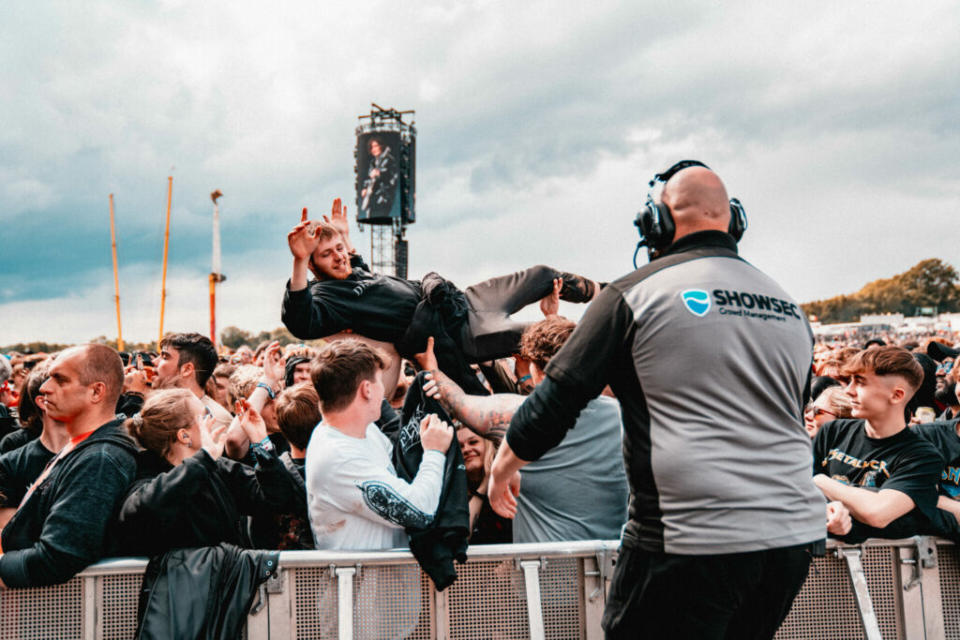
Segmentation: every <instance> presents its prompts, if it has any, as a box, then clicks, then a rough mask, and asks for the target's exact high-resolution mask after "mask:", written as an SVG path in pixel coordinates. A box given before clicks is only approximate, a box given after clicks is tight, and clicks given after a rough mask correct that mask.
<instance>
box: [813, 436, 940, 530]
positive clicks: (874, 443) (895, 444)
mask: <svg viewBox="0 0 960 640" xmlns="http://www.w3.org/2000/svg"><path fill="white" fill-rule="evenodd" d="M941 467H942V462H941V458H940V454H939V453H937V450H936V449H935V448H934V447H933V446H932V445H931V444H930V443H929V442H927V441H926V440H925V439H923V438H922V437H920V435H918V434H917V433H915V432H914V431H913V429H910V428H906V429H904V430H903V431H900V432H899V433H897V434H895V435H892V436H890V437H887V438H871V437H869V436H868V435H867V432H866V427H865V421H864V420H833V421H831V422H828V423H826V424H824V425H823V426H822V427H821V428H820V431H819V432H818V433H817V437H816V438H815V439H814V441H813V473H814V475H816V474H818V473H823V474H826V475H828V476H830V477H831V478H833V479H834V480H837V481H839V482H842V483H844V484H846V485H850V486H853V487H860V488H862V489H868V490H870V491H879V490H880V489H895V490H897V491H900V492H902V493H905V494H907V495H908V496H909V497H910V499H911V500H913V503H914V505H915V508H914V509H913V511H911V512H910V513H908V514H906V515H905V516H902V517H901V518H898V519H897V520H894V521H893V522H892V523H890V525H888V526H887V527H885V528H884V529H873V528H871V527H866V526H865V525H863V524H862V523H856V526H855V527H854V531H852V532H851V535H852V536H854V537H855V538H857V539H862V538H865V537H879V538H901V537H906V536H911V535H915V534H917V533H919V532H920V530H921V529H924V528H926V526H927V525H926V519H929V518H934V517H936V512H937V482H938V480H939V479H940V470H941ZM844 539H847V538H844ZM848 541H853V540H849V539H848Z"/></svg>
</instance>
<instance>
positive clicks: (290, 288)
mask: <svg viewBox="0 0 960 640" xmlns="http://www.w3.org/2000/svg"><path fill="white" fill-rule="evenodd" d="M287 243H288V244H289V246H290V253H291V254H293V273H292V275H291V277H290V281H289V282H288V283H287V288H286V291H285V293H284V297H283V308H282V314H281V317H282V319H283V323H284V324H285V325H286V327H287V328H288V329H289V330H290V332H291V333H292V334H293V335H295V336H297V337H298V338H301V339H304V340H307V339H313V338H324V337H328V336H333V335H335V334H338V333H341V332H344V331H349V332H351V333H353V334H355V335H356V336H362V337H365V338H368V339H372V340H376V341H380V342H381V343H383V344H382V346H383V347H386V348H387V349H389V350H390V351H394V347H395V352H394V353H390V354H389V357H390V359H391V362H390V366H389V367H388V373H387V374H386V379H385V386H386V389H387V391H388V393H392V391H393V387H394V385H395V384H396V381H397V377H398V375H399V358H398V357H397V353H399V355H400V356H402V357H404V358H407V359H411V360H412V359H413V357H414V355H415V354H417V353H420V352H422V351H423V350H424V348H425V347H426V342H427V338H428V337H429V336H431V335H432V336H434V337H435V340H436V347H435V349H436V354H437V360H438V362H439V366H440V368H441V369H442V370H443V371H444V372H445V373H447V375H449V376H450V377H452V378H453V379H454V380H456V381H457V383H458V384H460V386H462V387H463V388H464V389H465V390H467V391H468V392H469V393H478V394H485V393H487V391H486V390H485V389H484V387H483V385H482V384H481V383H480V381H479V380H478V379H477V378H476V376H475V375H474V373H473V371H472V370H471V369H470V366H469V364H470V363H472V362H483V361H487V360H494V359H496V358H501V357H505V356H509V355H512V354H513V353H515V352H516V350H517V344H518V342H519V340H520V334H521V333H523V329H524V328H525V327H526V324H525V323H523V322H519V321H516V320H513V319H512V318H511V317H510V316H511V314H513V313H515V312H517V311H519V310H520V309H522V308H523V307H525V306H526V305H528V304H531V303H533V302H537V301H538V300H540V299H541V298H543V297H544V296H546V295H548V294H549V293H550V292H551V291H552V289H553V281H554V279H555V278H562V279H563V287H562V289H561V291H560V297H561V299H563V300H567V301H569V302H588V301H590V300H591V299H592V298H593V297H594V295H595V294H596V292H597V291H598V290H599V286H598V285H597V284H596V283H595V282H593V281H592V280H588V279H586V278H583V277H581V276H577V275H574V274H571V273H562V272H559V271H556V270H555V269H552V268H550V267H545V266H537V267H532V268H530V269H527V270H525V271H520V272H517V273H514V274H511V275H508V276H502V277H499V278H493V279H491V280H487V281H485V282H481V283H480V284H477V285H474V286H472V287H469V288H467V290H466V291H465V292H463V291H460V290H459V289H457V288H456V287H455V286H454V285H453V283H451V282H449V281H447V280H444V279H443V278H442V277H440V276H439V275H437V274H436V273H429V274H427V275H426V276H425V277H424V279H423V280H422V281H417V280H405V279H403V278H396V277H393V276H388V275H377V274H373V273H371V272H370V270H369V268H368V267H367V265H366V264H365V263H364V262H363V260H362V259H361V258H360V256H359V255H358V254H357V252H356V250H355V249H354V247H353V245H352V244H351V243H350V236H349V225H348V224H347V215H346V209H345V208H344V207H343V206H342V205H341V203H340V199H339V198H338V199H337V200H334V203H333V210H332V212H331V215H330V217H329V218H327V217H326V216H324V221H323V222H317V221H309V220H307V210H306V209H304V210H303V216H302V219H301V221H300V223H299V224H298V225H297V226H295V227H294V228H293V230H292V231H291V232H290V233H289V234H287ZM308 273H312V274H313V275H314V277H315V278H316V280H314V281H312V282H308V281H307V276H308ZM381 350H383V349H381Z"/></svg>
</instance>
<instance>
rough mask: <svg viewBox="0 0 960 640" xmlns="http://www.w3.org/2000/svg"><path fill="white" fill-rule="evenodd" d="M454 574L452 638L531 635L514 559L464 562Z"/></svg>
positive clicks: (516, 639)
mask: <svg viewBox="0 0 960 640" xmlns="http://www.w3.org/2000/svg"><path fill="white" fill-rule="evenodd" d="M457 574H458V575H459V577H458V578H457V581H456V582H454V583H453V585H452V586H450V587H448V588H447V598H448V600H447V602H448V608H449V612H450V638H451V640H477V639H479V638H484V639H487V638H489V639H491V640H508V639H509V640H520V639H521V638H529V637H530V627H529V623H528V621H527V596H526V592H525V590H524V582H523V571H521V570H520V569H518V568H517V566H516V564H515V563H514V561H513V560H503V561H490V562H467V564H465V565H461V566H459V567H457ZM578 635H579V634H577V635H574V636H571V637H577V636H578Z"/></svg>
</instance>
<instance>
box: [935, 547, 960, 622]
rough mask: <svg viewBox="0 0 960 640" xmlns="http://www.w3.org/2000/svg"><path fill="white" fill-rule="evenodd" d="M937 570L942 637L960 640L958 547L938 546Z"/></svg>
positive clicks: (959, 560)
mask: <svg viewBox="0 0 960 640" xmlns="http://www.w3.org/2000/svg"><path fill="white" fill-rule="evenodd" d="M937 568H938V569H939V570H940V600H941V602H942V603H943V629H944V637H945V638H946V639H947V640H960V547H956V546H954V545H939V546H938V547H937Z"/></svg>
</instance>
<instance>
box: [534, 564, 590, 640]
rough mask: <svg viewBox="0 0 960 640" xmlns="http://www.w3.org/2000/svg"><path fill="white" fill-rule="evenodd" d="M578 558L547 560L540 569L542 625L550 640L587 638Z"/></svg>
mask: <svg viewBox="0 0 960 640" xmlns="http://www.w3.org/2000/svg"><path fill="white" fill-rule="evenodd" d="M580 562H581V561H580V560H579V559H578V558H558V559H556V560H554V559H549V560H547V566H546V567H541V569H540V599H541V601H542V603H543V604H542V608H543V626H544V631H545V632H546V637H547V638H548V639H555V640H570V638H582V637H584V633H585V632H584V628H585V625H586V621H585V620H584V606H583V595H582V594H583V578H582V575H581V570H580Z"/></svg>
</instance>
